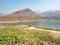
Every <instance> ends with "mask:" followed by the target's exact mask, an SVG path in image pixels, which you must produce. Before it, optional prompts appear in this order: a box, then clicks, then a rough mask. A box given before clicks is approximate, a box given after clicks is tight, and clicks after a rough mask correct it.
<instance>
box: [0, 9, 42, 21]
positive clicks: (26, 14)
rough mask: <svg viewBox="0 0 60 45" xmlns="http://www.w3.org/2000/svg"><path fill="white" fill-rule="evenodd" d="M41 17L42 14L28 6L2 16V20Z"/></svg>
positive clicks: (0, 19)
mask: <svg viewBox="0 0 60 45" xmlns="http://www.w3.org/2000/svg"><path fill="white" fill-rule="evenodd" d="M40 19H41V16H39V15H38V14H37V13H35V12H33V11H32V10H30V9H28V8H26V9H23V10H20V11H16V12H13V13H11V14H9V15H6V16H2V17H0V21H26V20H28V21H29V20H40Z"/></svg>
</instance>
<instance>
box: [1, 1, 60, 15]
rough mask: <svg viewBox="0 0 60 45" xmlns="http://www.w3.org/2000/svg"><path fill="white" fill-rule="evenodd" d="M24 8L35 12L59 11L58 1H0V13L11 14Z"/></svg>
mask: <svg viewBox="0 0 60 45" xmlns="http://www.w3.org/2000/svg"><path fill="white" fill-rule="evenodd" d="M24 8H30V9H32V10H33V11H36V12H43V11H48V10H60V0H0V13H5V14H7V13H11V12H14V11H17V10H21V9H24Z"/></svg>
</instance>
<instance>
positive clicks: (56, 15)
mask: <svg viewBox="0 0 60 45" xmlns="http://www.w3.org/2000/svg"><path fill="white" fill-rule="evenodd" d="M40 15H41V16H42V17H46V18H52V19H60V10H55V11H47V12H43V13H40Z"/></svg>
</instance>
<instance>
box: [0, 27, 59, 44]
mask: <svg viewBox="0 0 60 45" xmlns="http://www.w3.org/2000/svg"><path fill="white" fill-rule="evenodd" d="M25 28H28V26H19V27H16V26H5V27H0V45H60V38H55V37H53V36H50V35H49V33H48V32H45V31H41V30H33V29H32V30H31V29H25Z"/></svg>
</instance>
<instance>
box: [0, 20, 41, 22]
mask: <svg viewBox="0 0 60 45" xmlns="http://www.w3.org/2000/svg"><path fill="white" fill-rule="evenodd" d="M35 21H41V20H24V21H0V23H19V22H35Z"/></svg>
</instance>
